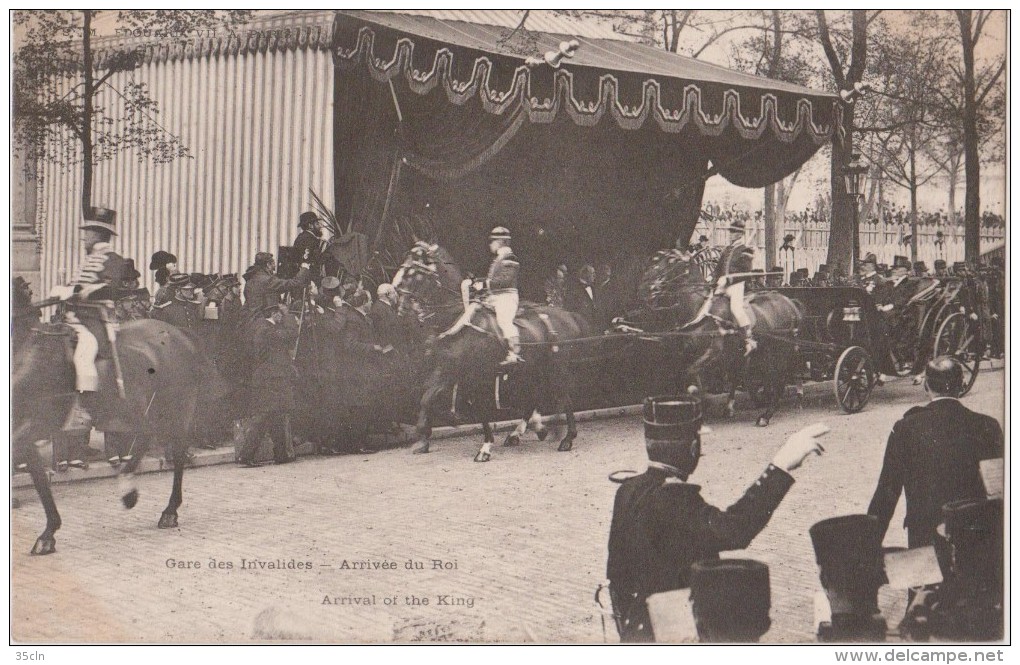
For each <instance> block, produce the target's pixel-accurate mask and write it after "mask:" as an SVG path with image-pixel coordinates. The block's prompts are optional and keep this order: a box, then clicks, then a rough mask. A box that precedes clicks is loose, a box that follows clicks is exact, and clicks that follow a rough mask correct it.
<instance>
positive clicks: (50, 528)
mask: <svg viewBox="0 0 1020 665" xmlns="http://www.w3.org/2000/svg"><path fill="white" fill-rule="evenodd" d="M25 456H26V459H25V463H26V464H28V472H29V474H31V476H32V484H33V485H35V491H36V493H37V494H38V495H39V500H40V501H41V502H42V505H43V510H45V511H46V528H45V529H44V530H43V532H42V533H41V534H40V535H39V537H38V538H36V541H35V545H33V546H32V554H53V553H54V552H56V551H57V539H56V538H54V534H55V533H56V532H57V529H59V528H60V524H61V521H60V513H58V512H57V503H56V501H54V500H53V491H52V489H51V488H50V479H49V476H47V475H46V468H45V466H43V462H42V458H40V457H39V452H38V451H37V450H35V446H34V445H32V444H28V445H27V446H26V447H25Z"/></svg>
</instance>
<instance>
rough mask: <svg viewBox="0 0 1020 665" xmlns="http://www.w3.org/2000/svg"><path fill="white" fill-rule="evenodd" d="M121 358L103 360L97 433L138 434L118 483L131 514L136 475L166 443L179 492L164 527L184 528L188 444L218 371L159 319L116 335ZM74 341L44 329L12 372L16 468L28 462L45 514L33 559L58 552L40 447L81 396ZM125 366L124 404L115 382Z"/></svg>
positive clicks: (17, 357) (65, 330) (64, 329)
mask: <svg viewBox="0 0 1020 665" xmlns="http://www.w3.org/2000/svg"><path fill="white" fill-rule="evenodd" d="M115 349H116V350H115V353H116V354H117V356H116V358H117V359H118V360H119V363H114V362H112V360H99V361H98V363H97V364H98V365H99V369H100V377H101V380H100V393H99V394H98V395H97V397H98V400H97V404H96V405H95V407H96V408H94V409H93V412H94V415H96V416H98V418H97V428H98V429H101V430H104V431H122V432H131V433H133V434H135V435H136V442H137V444H138V445H137V450H136V451H135V452H136V454H135V455H134V456H133V458H132V459H131V461H130V462H128V463H127V464H126V465H124V466H123V467H122V468H121V469H120V471H119V473H118V480H119V484H120V487H121V492H122V496H121V501H122V502H123V504H124V506H125V507H126V508H128V509H130V508H133V507H134V506H135V505H136V504H137V502H138V496H139V495H138V490H137V488H136V487H135V485H134V481H133V474H134V472H135V470H136V469H137V467H138V464H139V462H140V461H141V459H142V457H143V456H144V454H145V452H146V449H147V448H148V446H149V444H150V442H151V441H152V440H153V439H158V440H161V441H163V442H165V443H166V444H167V455H166V457H167V459H169V460H170V461H171V462H172V463H173V467H174V475H173V489H172V491H171V494H170V500H169V502H168V504H167V507H166V508H165V509H164V510H163V512H162V514H161V516H160V518H159V522H158V526H159V528H161V529H168V528H174V527H176V526H178V516H177V509H178V508H179V507H180V506H181V504H182V503H183V491H182V483H183V478H184V467H185V465H186V464H187V461H188V438H189V437H190V435H191V434H193V433H194V432H195V430H196V429H197V428H200V427H201V421H200V420H199V419H197V418H196V417H195V416H196V413H198V409H197V407H198V403H199V401H200V399H204V398H207V397H209V396H211V395H215V394H217V393H218V392H219V390H220V389H221V385H220V383H219V381H218V377H217V374H216V371H215V369H214V368H213V367H212V365H211V364H210V363H209V362H208V361H207V360H206V359H205V356H204V355H203V354H201V353H200V352H198V351H197V350H196V349H195V347H194V345H193V344H192V342H191V341H190V340H189V339H188V337H187V336H186V335H185V334H184V333H183V332H182V331H180V330H178V329H176V328H174V327H173V326H171V325H169V324H166V323H163V322H161V321H156V320H152V319H146V320H139V321H131V322H128V323H124V324H123V325H121V326H120V328H119V330H118V332H117V339H116V346H115ZM72 353H73V349H72V334H71V330H70V328H69V327H68V326H66V325H63V324H55V325H41V326H39V327H37V328H36V329H35V330H33V332H32V333H31V336H30V338H29V339H28V340H26V341H25V342H24V343H23V344H22V345H21V347H20V348H19V349H17V350H16V352H15V354H14V358H13V364H12V368H11V411H12V431H13V435H12V438H11V443H12V447H13V453H14V457H15V462H16V463H20V462H24V463H26V464H27V466H28V471H29V473H30V474H31V476H32V482H33V484H34V485H35V489H36V492H37V493H38V494H39V499H40V500H41V502H42V505H43V508H44V510H45V512H46V528H45V530H44V531H43V532H42V534H40V536H39V537H38V538H37V539H36V542H35V545H34V546H33V547H32V554H37V555H43V554H52V553H53V552H55V551H56V538H55V535H54V534H55V533H56V531H57V530H58V529H59V528H60V525H61V520H60V514H59V513H58V511H57V506H56V503H55V502H54V499H53V494H52V492H51V490H50V483H49V478H48V476H47V474H46V470H45V467H44V465H43V461H42V459H41V458H40V456H39V454H38V452H37V451H36V449H35V445H34V443H35V442H36V441H40V440H43V439H47V438H50V437H51V436H52V435H53V434H54V433H55V432H58V431H59V430H60V429H61V427H62V425H63V423H64V422H65V421H66V420H67V417H68V414H69V413H70V411H71V408H72V404H73V400H74V395H75V371H74V366H73V364H72V361H71V356H72ZM116 364H119V367H120V378H121V379H122V380H123V395H124V396H123V397H121V396H120V393H119V390H118V386H117V385H115V384H119V382H117V381H115V365H116Z"/></svg>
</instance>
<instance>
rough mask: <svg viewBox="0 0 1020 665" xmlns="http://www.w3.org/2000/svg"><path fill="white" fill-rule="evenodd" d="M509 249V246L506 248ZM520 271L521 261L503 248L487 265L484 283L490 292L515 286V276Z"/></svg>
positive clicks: (514, 287)
mask: <svg viewBox="0 0 1020 665" xmlns="http://www.w3.org/2000/svg"><path fill="white" fill-rule="evenodd" d="M507 249H509V248H507ZM520 271H521V263H520V261H518V260H517V257H516V256H514V253H513V252H512V251H509V252H508V251H506V250H503V251H501V252H499V253H498V254H496V257H495V258H494V259H492V263H491V264H490V265H489V274H488V276H487V277H486V280H485V283H486V286H487V287H488V289H489V292H490V293H498V292H500V291H506V290H509V289H516V288H517V277H518V274H519V273H520Z"/></svg>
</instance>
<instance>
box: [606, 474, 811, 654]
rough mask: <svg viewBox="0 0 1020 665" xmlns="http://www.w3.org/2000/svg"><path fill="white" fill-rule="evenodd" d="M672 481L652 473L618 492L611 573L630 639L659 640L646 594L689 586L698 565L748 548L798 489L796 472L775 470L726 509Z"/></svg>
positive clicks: (616, 602)
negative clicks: (793, 489) (793, 488)
mask: <svg viewBox="0 0 1020 665" xmlns="http://www.w3.org/2000/svg"><path fill="white" fill-rule="evenodd" d="M666 479H667V476H666V474H665V472H664V471H661V470H659V469H656V468H649V469H648V471H646V472H645V473H643V474H641V475H639V476H636V477H634V478H631V479H629V480H627V481H625V482H624V483H623V485H622V486H621V487H620V489H619V490H617V492H616V502H615V503H614V505H613V521H612V526H611V527H610V531H609V561H608V564H607V570H606V576H607V577H608V578H609V581H610V589H611V592H612V597H613V606H614V610H615V611H616V613H617V615H618V616H619V617H620V619H619V620H620V623H621V626H622V634H621V635H620V638H621V640H622V641H625V642H641V641H650V640H652V639H653V638H654V636H653V634H652V628H651V624H650V621H649V618H648V608H647V607H646V605H645V600H646V599H647V598H648V596H650V595H651V594H654V593H659V592H662V591H671V590H674V589H684V588H687V587H688V586H690V582H689V574H690V567H691V565H692V564H693V563H695V562H697V561H702V560H704V559H718V558H719V552H724V551H727V550H739V549H744V548H746V547H747V546H748V545H749V544H750V542H751V540H752V539H753V538H754V537H755V536H756V535H758V533H759V532H760V531H761V530H762V529H764V528H765V525H766V524H767V523H768V521H769V518H770V517H771V516H772V512H773V511H774V510H775V509H776V507H777V506H778V505H779V503H780V502H781V501H782V500H783V497H784V496H786V492H787V491H788V490H789V489H790V487H791V486H792V485H793V477H792V476H790V474H788V473H786V472H785V471H783V470H781V469H778V468H776V467H774V466H772V465H769V467H768V468H767V469H765V472H764V473H763V474H762V475H761V476H760V477H759V478H758V480H756V481H755V483H754V484H753V485H752V486H751V487H749V488H748V490H747V491H746V492H745V493H744V496H743V497H742V498H741V499H740V500H739V501H737V502H736V503H734V504H733V505H732V506H730V507H729V508H727V509H726V510H725V511H723V510H719V509H718V508H715V507H714V506H710V505H709V504H707V503H706V502H705V500H704V499H703V498H702V497H701V488H700V487H699V486H698V485H690V484H687V483H675V482H668V483H667V482H666Z"/></svg>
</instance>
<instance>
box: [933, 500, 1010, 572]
mask: <svg viewBox="0 0 1020 665" xmlns="http://www.w3.org/2000/svg"><path fill="white" fill-rule="evenodd" d="M942 518H943V521H944V523H945V532H946V539H947V540H948V541H949V544H950V545H951V546H952V555H951V556H949V557H947V558H948V561H947V562H944V565H945V567H946V568H948V570H943V576H945V577H947V578H949V577H952V578H955V579H956V580H961V581H967V582H969V583H972V584H976V585H977V586H981V587H985V588H991V589H993V590H997V591H1000V592H1001V589H1002V580H1003V542H1004V536H1003V501H1002V499H963V500H960V501H953V502H950V503H947V504H946V505H944V506H942Z"/></svg>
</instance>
